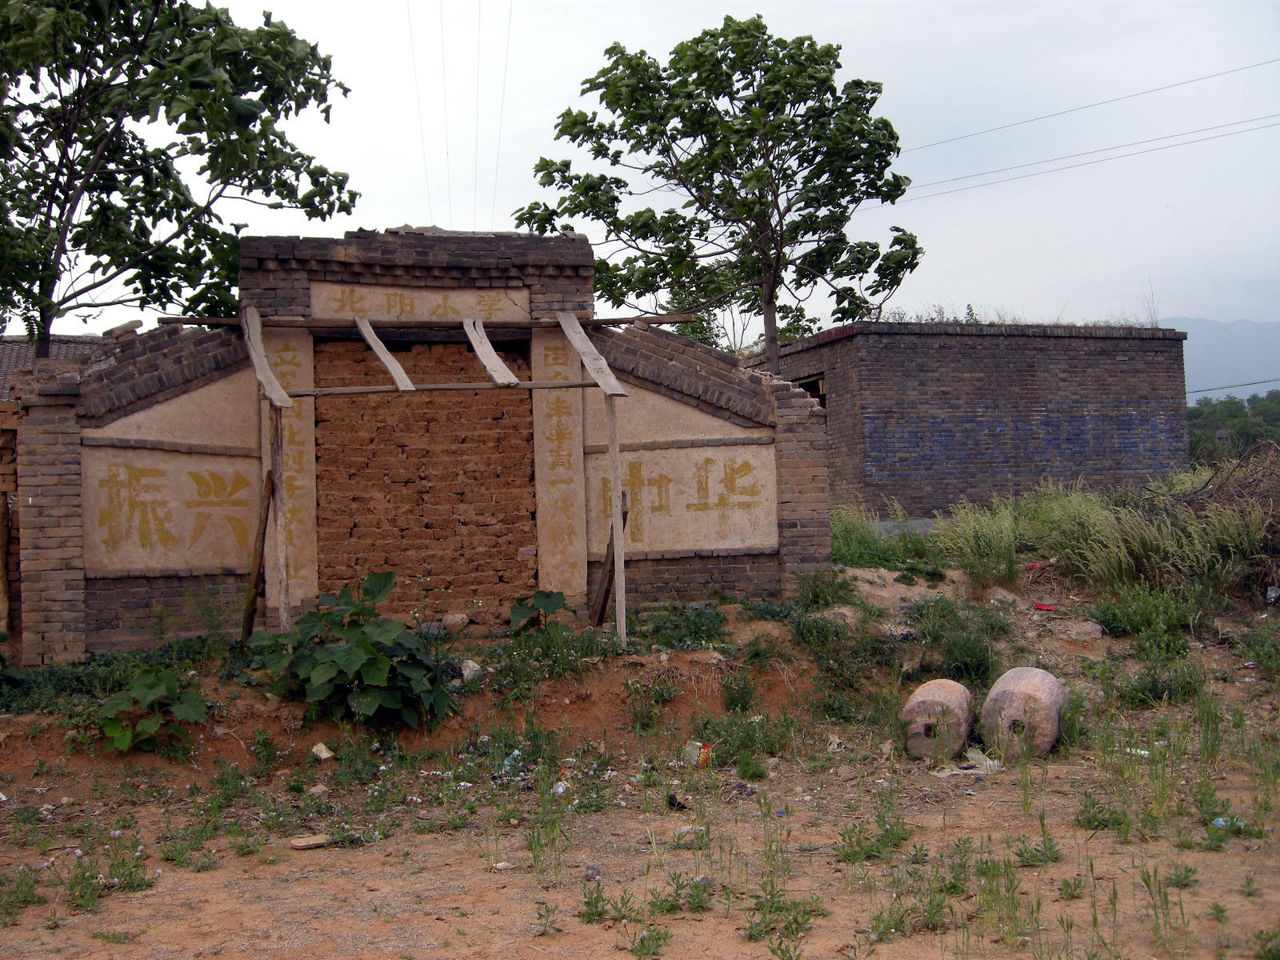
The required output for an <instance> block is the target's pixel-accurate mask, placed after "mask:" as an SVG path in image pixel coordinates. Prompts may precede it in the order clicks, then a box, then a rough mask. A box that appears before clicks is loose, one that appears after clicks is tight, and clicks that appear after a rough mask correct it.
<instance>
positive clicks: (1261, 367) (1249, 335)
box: [1160, 317, 1280, 403]
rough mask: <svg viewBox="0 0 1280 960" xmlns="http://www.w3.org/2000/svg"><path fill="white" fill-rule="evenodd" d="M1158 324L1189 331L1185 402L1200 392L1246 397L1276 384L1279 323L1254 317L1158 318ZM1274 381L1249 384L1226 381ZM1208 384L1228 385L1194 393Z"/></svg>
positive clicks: (1279, 372)
mask: <svg viewBox="0 0 1280 960" xmlns="http://www.w3.org/2000/svg"><path fill="white" fill-rule="evenodd" d="M1160 326H1162V327H1171V328H1173V329H1174V330H1182V331H1184V332H1185V333H1186V334H1187V340H1186V345H1185V349H1184V352H1183V357H1184V360H1185V364H1186V374H1187V392H1188V396H1187V403H1195V402H1196V400H1198V399H1199V398H1200V397H1225V396H1227V395H1228V394H1235V395H1236V396H1237V397H1241V398H1243V397H1247V396H1249V395H1250V394H1253V393H1266V392H1267V391H1268V390H1278V389H1280V322H1275V323H1263V322H1258V321H1256V320H1227V321H1222V320H1200V319H1192V318H1189V317H1168V318H1163V317H1162V318H1161V320H1160ZM1258 380H1274V381H1275V382H1274V383H1261V384H1257V385H1256V386H1251V387H1228V385H1229V384H1242V383H1253V382H1255V381H1258ZM1208 387H1228V389H1224V390H1211V391H1209V392H1208V393H1192V392H1191V391H1193V390H1196V391H1200V390H1205V389H1206V388H1208Z"/></svg>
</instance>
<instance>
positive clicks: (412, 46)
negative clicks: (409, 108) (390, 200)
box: [404, 0, 436, 224]
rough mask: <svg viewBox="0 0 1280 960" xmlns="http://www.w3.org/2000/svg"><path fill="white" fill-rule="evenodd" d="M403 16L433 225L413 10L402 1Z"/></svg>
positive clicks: (406, 1) (424, 183)
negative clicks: (406, 20)
mask: <svg viewBox="0 0 1280 960" xmlns="http://www.w3.org/2000/svg"><path fill="white" fill-rule="evenodd" d="M404 15H405V17H406V18H407V19H408V21H409V59H410V60H411V61H412V62H413V93H414V97H415V99H416V100H417V104H418V146H419V148H420V149H421V151H422V185H423V189H424V190H425V191H426V194H427V219H428V220H430V221H431V222H432V223H433V224H434V223H435V219H436V215H435V213H434V212H433V211H432V208H431V170H430V168H429V167H428V165H427V131H426V129H425V128H424V127H423V124H422V81H421V80H419V79H418V45H417V43H416V42H415V41H414V39H413V8H412V7H411V6H410V5H409V0H404Z"/></svg>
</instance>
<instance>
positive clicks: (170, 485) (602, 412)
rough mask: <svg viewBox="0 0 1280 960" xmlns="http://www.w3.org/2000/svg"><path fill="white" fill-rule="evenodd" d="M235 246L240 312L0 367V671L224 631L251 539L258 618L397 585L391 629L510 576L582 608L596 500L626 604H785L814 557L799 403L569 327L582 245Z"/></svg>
mask: <svg viewBox="0 0 1280 960" xmlns="http://www.w3.org/2000/svg"><path fill="white" fill-rule="evenodd" d="M241 256H242V260H241V275H240V295H241V304H242V309H241V317H242V320H243V325H242V323H241V322H236V323H223V324H219V323H217V322H206V323H205V324H204V325H202V326H192V325H188V326H182V325H168V326H163V327H161V328H160V329H158V330H155V331H151V332H148V333H144V334H141V335H138V334H134V333H132V332H130V331H128V330H124V331H122V332H121V333H120V334H119V336H118V338H116V339H108V340H107V341H105V342H104V344H103V345H104V348H105V349H103V350H102V351H100V352H96V353H95V354H94V355H92V356H90V357H87V358H86V357H81V358H67V359H55V360H49V361H43V362H40V363H37V364H36V365H35V368H34V369H33V370H32V371H31V372H29V373H26V374H20V375H18V376H16V377H15V378H14V388H15V393H16V395H17V398H18V404H17V410H16V412H13V413H11V420H12V421H13V422H12V423H11V424H9V425H8V426H11V427H12V429H11V430H10V431H9V432H8V433H4V432H0V447H3V446H4V441H5V439H6V438H7V439H8V441H9V443H8V446H7V449H0V468H2V467H3V464H4V463H5V459H4V458H5V456H7V457H8V462H9V463H10V464H11V466H10V467H9V469H10V470H11V471H12V480H11V481H10V486H11V487H12V488H13V489H12V490H11V491H8V492H10V493H11V494H12V496H11V502H12V504H13V505H14V506H15V509H14V510H13V511H12V517H13V524H12V527H13V536H12V537H11V539H10V542H9V550H8V551H7V555H6V559H7V561H8V563H9V568H10V576H9V577H8V578H7V586H8V588H9V591H8V598H9V601H10V605H9V606H10V608H9V610H8V622H7V626H8V629H9V634H10V640H9V644H8V655H9V657H10V659H11V660H13V661H16V662H21V663H40V662H57V661H63V660H70V659H77V658H79V657H82V656H84V655H85V654H86V653H90V652H93V651H97V650H104V649H109V648H111V647H115V646H121V645H133V644H140V643H148V642H154V641H155V639H157V638H159V637H162V636H163V637H166V638H171V637H174V636H179V635H184V634H195V633H201V632H207V631H209V630H215V629H220V630H223V631H227V632H229V631H230V630H232V629H234V626H235V625H236V624H237V623H238V621H239V610H240V607H241V604H242V602H243V598H244V596H245V594H246V591H247V589H248V584H249V579H250V570H251V568H252V566H253V564H254V558H255V556H256V554H255V549H254V544H255V539H256V538H255V533H256V532H257V531H259V530H260V529H265V532H266V537H265V539H266V548H265V569H266V597H265V606H264V608H263V609H264V611H276V610H280V611H283V610H285V609H287V610H288V611H289V612H290V614H292V613H296V612H297V611H298V610H300V609H303V608H306V607H307V606H309V605H312V604H314V603H315V600H316V597H317V595H318V594H319V593H322V592H327V591H334V590H337V589H340V588H341V587H342V586H345V585H347V584H349V583H352V582H354V581H358V580H359V579H360V578H361V577H362V576H364V575H365V574H367V573H370V572H375V571H379V570H394V571H396V573H397V575H398V577H397V587H396V591H395V593H394V594H393V595H392V597H391V600H390V602H389V607H388V609H389V611H390V612H391V613H393V614H396V615H400V616H405V617H408V616H412V615H414V614H417V615H420V616H423V617H426V618H435V617H438V616H440V615H442V614H446V613H465V614H467V616H468V617H469V619H470V621H471V622H472V623H473V624H474V625H475V626H476V627H477V628H478V629H481V630H487V629H492V628H494V627H496V626H498V625H499V624H500V623H501V621H502V620H503V618H504V616H505V613H506V610H507V608H508V607H509V605H510V604H511V602H512V601H513V600H514V599H515V598H516V597H518V596H521V595H524V594H527V593H529V592H531V591H532V590H535V589H539V588H542V589H555V590H561V591H562V592H564V593H565V594H566V595H567V596H568V597H569V598H570V600H571V601H572V602H575V603H577V604H581V603H583V601H584V600H585V599H586V598H587V596H588V593H589V591H590V590H591V589H592V588H593V587H594V586H595V585H596V583H597V582H599V581H600V580H601V579H602V570H603V568H604V567H605V565H606V563H605V561H606V554H607V553H608V545H609V542H610V541H609V534H610V518H611V507H612V505H613V504H614V502H615V500H616V499H621V498H620V497H616V498H615V494H618V493H621V492H625V495H626V500H627V503H628V507H629V515H628V518H627V522H626V526H625V528H624V532H623V536H622V541H623V550H624V552H625V569H626V572H627V596H628V600H629V601H633V602H661V601H666V600H670V599H679V598H685V599H689V598H694V597H703V596H706V595H707V594H708V593H709V592H711V591H713V590H715V591H721V592H723V593H725V594H727V595H731V596H732V595H737V596H764V595H770V594H779V593H785V592H787V591H788V590H790V589H791V588H792V587H794V586H795V584H796V583H797V582H798V579H799V578H800V577H801V576H802V575H804V574H806V573H808V572H811V571H813V570H815V569H816V568H817V567H818V565H819V564H821V563H822V562H823V561H825V560H826V559H828V558H829V555H830V541H829V533H828V529H827V512H828V503H827V496H826V471H827V459H826V451H825V433H824V430H825V426H824V420H825V418H824V415H823V412H822V410H821V407H820V406H819V405H818V404H817V403H816V402H815V401H814V400H812V399H811V398H810V397H809V396H808V395H807V394H805V393H804V392H803V391H802V390H800V389H798V388H797V387H795V386H794V385H793V384H790V383H787V382H785V381H781V380H776V379H773V378H769V377H764V376H760V375H758V374H755V373H752V372H750V371H746V370H743V369H742V368H741V367H740V366H738V365H737V364H736V363H735V361H734V360H733V358H731V357H729V356H727V355H725V354H722V353H719V352H717V351H714V350H710V349H707V348H704V347H701V346H699V345H697V344H692V343H690V342H689V341H686V340H683V339H682V338H679V337H675V336H672V335H669V334H666V333H663V332H660V331H658V330H656V329H646V328H642V327H638V326H623V327H609V326H602V325H593V324H595V321H594V318H592V316H591V311H592V303H593V296H592V272H593V263H594V258H593V255H592V251H591V249H590V246H589V245H588V244H587V242H586V241H585V239H583V238H581V237H574V236H566V237H555V238H540V237H532V236H528V235H523V234H457V233H444V232H440V231H434V230H432V231H414V230H401V231H389V232H387V233H370V232H363V231H361V232H357V233H353V234H348V235H347V236H346V237H344V238H341V239H306V238H292V237H275V238H271V237H258V238H254V237H249V238H245V239H244V240H243V242H242V245H241ZM250 317H253V318H260V326H259V325H258V322H257V320H254V321H252V322H250V321H248V320H244V318H250ZM463 321H468V323H467V324H464V322H463ZM579 336H580V337H581V339H576V338H577V337H579ZM597 361H598V363H597ZM606 364H607V366H606ZM600 368H603V374H602V373H601V369H600ZM602 377H603V378H604V379H602ZM606 379H607V382H608V383H613V384H614V388H613V392H612V393H610V392H609V390H607V389H601V388H600V387H599V386H597V384H601V383H603V382H605V380H606ZM606 396H608V397H610V398H611V399H606ZM611 408H612V410H611ZM611 423H613V424H616V426H615V427H614V428H612V429H611V426H610V424H611ZM5 426H6V425H5V424H0V431H3V429H4V427H5ZM611 451H613V452H614V453H616V457H615V456H614V455H613V454H611ZM615 459H616V465H615V463H614V462H613V461H614V460H615ZM268 472H270V473H271V474H272V475H273V476H275V477H277V478H278V480H277V482H276V484H275V488H276V491H277V492H276V494H275V496H274V498H272V499H271V505H272V510H271V511H270V514H269V515H267V516H268V518H269V519H267V522H266V524H265V527H264V526H262V523H263V518H264V514H263V513H262V512H261V511H260V507H261V506H262V503H261V501H262V499H263V490H264V486H265V477H266V476H267V474H268ZM2 478H3V469H0V479H2ZM615 478H616V479H617V484H616V486H617V488H618V489H615V483H614V479H615ZM7 502H8V501H7ZM15 560H16V562H15ZM268 620H269V621H270V622H278V620H279V617H278V616H276V617H268Z"/></svg>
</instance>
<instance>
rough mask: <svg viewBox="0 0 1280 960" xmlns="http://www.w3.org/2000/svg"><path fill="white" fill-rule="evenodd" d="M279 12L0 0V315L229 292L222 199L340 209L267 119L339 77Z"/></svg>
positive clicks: (232, 228)
mask: <svg viewBox="0 0 1280 960" xmlns="http://www.w3.org/2000/svg"><path fill="white" fill-rule="evenodd" d="M329 68H330V64H329V58H328V57H326V56H323V55H321V54H320V52H319V50H317V48H316V47H315V46H314V45H313V44H310V43H307V42H306V41H304V40H301V39H299V38H298V37H297V36H296V35H295V34H294V33H293V32H292V31H291V30H290V29H289V28H288V27H286V26H285V25H284V24H282V23H278V22H275V21H273V20H272V18H271V17H270V16H269V15H268V16H266V17H264V21H263V24H262V26H260V27H258V28H257V29H246V28H241V27H238V26H236V25H235V23H233V22H232V20H231V18H230V16H229V15H228V14H227V12H226V11H225V10H220V9H217V8H215V7H212V6H205V7H197V6H195V5H193V4H191V3H187V2H184V0H0V269H2V270H3V276H2V278H0V317H2V318H3V320H4V322H5V323H6V324H7V323H8V322H10V321H13V320H20V321H22V322H23V323H24V324H25V325H26V326H27V329H28V333H29V335H30V336H32V338H33V339H35V340H36V342H37V355H38V356H47V355H48V337H49V330H50V326H51V324H52V323H53V322H54V321H55V320H56V319H58V318H59V317H62V316H65V315H67V314H69V313H72V312H75V311H84V310H86V309H96V308H101V307H103V306H109V305H116V304H134V305H138V306H143V305H150V306H167V305H172V304H180V305H181V306H182V308H183V309H185V310H189V311H208V312H213V313H222V314H225V313H226V312H228V311H233V310H234V309H235V301H234V299H233V296H232V287H233V285H234V282H235V271H236V259H237V247H238V243H237V234H238V232H239V230H240V229H241V228H242V226H243V225H236V224H231V225H228V224H226V223H225V222H224V221H223V219H222V216H221V215H220V214H221V211H223V210H224V208H225V206H226V204H227V203H228V202H230V201H233V200H243V201H247V202H250V203H255V204H259V205H263V206H268V207H276V208H279V207H293V208H297V209H300V210H303V211H305V212H306V213H307V215H308V216H311V217H321V218H323V217H328V216H331V215H332V214H334V213H337V212H348V211H350V210H351V209H352V206H353V204H354V202H355V198H356V196H357V195H356V194H355V193H354V192H352V191H351V190H349V189H348V188H347V176H346V174H343V173H338V172H334V171H330V170H327V169H326V168H324V167H323V166H320V165H319V164H317V163H315V161H314V160H313V159H312V157H310V156H308V155H307V154H306V153H304V152H302V151H300V150H299V149H298V148H297V147H296V146H294V144H293V143H292V142H291V141H290V140H289V138H288V137H287V136H286V135H285V133H284V132H283V131H282V130H281V129H280V127H279V126H278V124H279V123H280V122H281V121H282V120H284V119H286V118H288V117H291V116H293V115H294V114H297V113H299V112H300V111H302V110H304V109H306V108H308V107H311V106H317V107H319V108H320V109H321V110H322V111H323V113H324V117H325V120H326V121H327V120H328V117H329V114H328V111H329V107H328V97H329V93H330V91H332V90H334V89H337V90H339V91H341V92H342V93H343V94H345V93H346V92H347V88H346V87H345V86H343V85H342V84H341V83H338V82H337V81H335V80H334V78H333V77H332V75H331V74H330V69H329Z"/></svg>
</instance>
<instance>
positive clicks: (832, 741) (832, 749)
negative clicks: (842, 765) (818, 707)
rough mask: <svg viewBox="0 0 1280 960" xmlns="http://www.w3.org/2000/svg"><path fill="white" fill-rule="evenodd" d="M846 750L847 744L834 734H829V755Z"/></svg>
mask: <svg viewBox="0 0 1280 960" xmlns="http://www.w3.org/2000/svg"><path fill="white" fill-rule="evenodd" d="M844 748H845V742H844V741H843V740H841V739H840V738H839V737H838V736H836V735H835V734H834V733H828V734H827V753H839V752H840V751H842V750H843V749H844Z"/></svg>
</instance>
